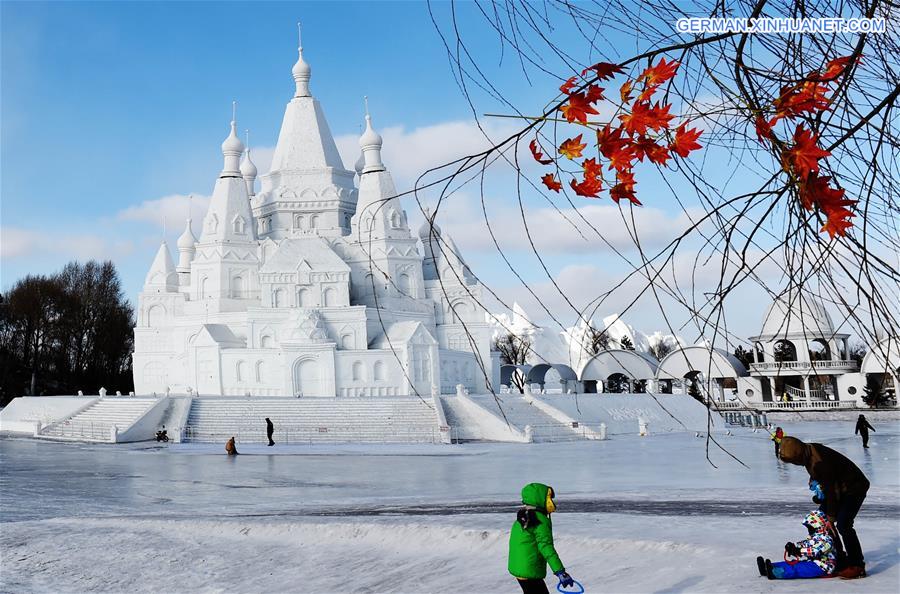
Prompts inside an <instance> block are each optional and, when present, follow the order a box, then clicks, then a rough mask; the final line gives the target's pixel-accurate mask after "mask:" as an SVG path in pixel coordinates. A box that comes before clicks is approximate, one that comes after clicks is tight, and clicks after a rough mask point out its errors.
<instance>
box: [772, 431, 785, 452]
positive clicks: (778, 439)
mask: <svg viewBox="0 0 900 594" xmlns="http://www.w3.org/2000/svg"><path fill="white" fill-rule="evenodd" d="M782 439H784V429H782V428H781V427H775V433H773V434H772V441H774V442H775V457H776V458H778V450H779V449H781V440H782Z"/></svg>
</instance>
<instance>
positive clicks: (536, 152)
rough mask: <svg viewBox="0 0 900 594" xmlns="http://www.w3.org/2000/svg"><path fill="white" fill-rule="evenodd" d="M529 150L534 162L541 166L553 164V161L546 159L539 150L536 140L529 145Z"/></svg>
mask: <svg viewBox="0 0 900 594" xmlns="http://www.w3.org/2000/svg"><path fill="white" fill-rule="evenodd" d="M528 148H529V149H531V156H532V157H534V160H535V161H537V162H538V163H540V164H541V165H549V164H550V163H552V162H553V159H545V158H544V153H542V152H541V151H540V150H538V148H539V147H538V143H537V139H536V138H534V139H532V141H531V142H529V143H528Z"/></svg>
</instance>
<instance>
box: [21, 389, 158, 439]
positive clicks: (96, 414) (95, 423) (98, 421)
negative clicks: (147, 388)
mask: <svg viewBox="0 0 900 594" xmlns="http://www.w3.org/2000/svg"><path fill="white" fill-rule="evenodd" d="M158 402H159V400H158V399H156V398H130V397H125V398H109V397H107V398H100V399H99V400H97V401H96V402H94V404H92V405H90V406H88V407H87V408H85V409H84V410H82V411H80V412H78V413H75V414H74V415H72V416H71V417H69V418H68V419H64V420H62V421H59V422H57V423H54V424H52V425H48V426H47V427H45V428H44V429H42V430H41V432H40V435H38V437H41V438H45V439H55V440H62V441H95V442H111V441H112V437H111V432H112V427H113V426H114V425H115V426H116V428H117V429H118V432H119V433H124V432H125V431H126V430H127V429H128V428H129V427H131V426H132V425H133V424H134V423H135V422H136V421H137V420H138V419H140V418H141V417H142V416H144V414H146V413H147V411H149V410H150V409H151V408H153V407H154V406H155V405H156V404H157V403H158Z"/></svg>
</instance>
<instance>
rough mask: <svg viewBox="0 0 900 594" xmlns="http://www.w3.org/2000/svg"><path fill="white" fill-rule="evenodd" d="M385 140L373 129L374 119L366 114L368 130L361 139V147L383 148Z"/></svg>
mask: <svg viewBox="0 0 900 594" xmlns="http://www.w3.org/2000/svg"><path fill="white" fill-rule="evenodd" d="M382 143H383V140H382V138H381V134H379V133H378V132H376V131H375V130H374V128H372V117H371V116H369V115H368V114H366V130H365V132H363V134H362V136H360V137H359V147H360V148H366V147H376V148H381V145H382Z"/></svg>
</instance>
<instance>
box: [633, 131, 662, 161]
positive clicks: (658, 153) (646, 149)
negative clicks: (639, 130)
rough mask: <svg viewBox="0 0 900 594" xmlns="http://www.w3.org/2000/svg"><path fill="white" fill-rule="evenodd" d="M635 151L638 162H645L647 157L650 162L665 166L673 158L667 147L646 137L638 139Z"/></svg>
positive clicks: (635, 143)
mask: <svg viewBox="0 0 900 594" xmlns="http://www.w3.org/2000/svg"><path fill="white" fill-rule="evenodd" d="M634 149H635V155H636V156H637V158H638V161H643V160H644V157H645V156H646V157H647V160H648V161H650V162H651V163H656V164H657V165H665V164H666V162H667V161H668V160H669V157H670V156H671V155H670V154H669V149H668V148H667V147H665V146H662V145H660V144H658V143H657V142H656V141H654V140H653V139H652V138H647V137H646V136H639V137H638V139H637V140H636V141H635V142H634Z"/></svg>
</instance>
